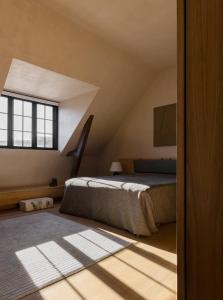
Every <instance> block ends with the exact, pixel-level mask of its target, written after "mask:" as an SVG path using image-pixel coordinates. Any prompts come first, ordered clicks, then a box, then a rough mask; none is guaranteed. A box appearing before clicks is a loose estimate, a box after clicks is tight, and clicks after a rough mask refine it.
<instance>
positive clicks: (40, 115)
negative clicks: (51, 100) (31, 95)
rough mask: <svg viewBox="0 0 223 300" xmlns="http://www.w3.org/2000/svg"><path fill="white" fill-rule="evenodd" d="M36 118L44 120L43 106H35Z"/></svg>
mask: <svg viewBox="0 0 223 300" xmlns="http://www.w3.org/2000/svg"><path fill="white" fill-rule="evenodd" d="M37 118H40V119H44V105H42V104H37Z"/></svg>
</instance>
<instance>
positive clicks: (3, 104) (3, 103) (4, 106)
mask: <svg viewBox="0 0 223 300" xmlns="http://www.w3.org/2000/svg"><path fill="white" fill-rule="evenodd" d="M0 112H3V113H7V112H8V98H6V97H0Z"/></svg>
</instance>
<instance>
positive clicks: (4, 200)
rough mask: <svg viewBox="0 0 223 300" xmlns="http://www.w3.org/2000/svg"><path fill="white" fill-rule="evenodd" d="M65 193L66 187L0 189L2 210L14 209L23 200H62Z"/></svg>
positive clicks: (0, 207)
mask: <svg viewBox="0 0 223 300" xmlns="http://www.w3.org/2000/svg"><path fill="white" fill-rule="evenodd" d="M63 193H64V185H58V186H55V187H50V186H47V185H45V186H44V185H42V186H26V187H17V188H8V189H0V210H2V209H8V208H14V207H16V206H17V204H18V203H19V201H21V200H26V199H32V198H41V197H52V198H60V197H62V196H63Z"/></svg>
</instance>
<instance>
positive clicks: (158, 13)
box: [45, 0, 177, 71]
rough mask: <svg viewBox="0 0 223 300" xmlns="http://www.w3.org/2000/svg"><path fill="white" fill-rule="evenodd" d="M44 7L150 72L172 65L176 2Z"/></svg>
mask: <svg viewBox="0 0 223 300" xmlns="http://www.w3.org/2000/svg"><path fill="white" fill-rule="evenodd" d="M45 3H46V4H47V5H48V6H50V7H51V8H52V9H55V10H57V11H58V12H60V13H62V14H63V15H64V16H66V17H67V18H69V19H70V20H72V21H73V22H75V23H79V24H81V25H82V26H83V27H85V28H87V29H88V30H90V31H93V32H94V33H96V34H97V35H99V36H101V37H102V38H103V39H105V40H107V41H109V42H110V43H112V44H113V45H115V46H117V47H119V48H122V49H124V50H125V51H127V52H131V53H132V54H134V55H135V56H137V57H138V58H139V59H141V60H142V61H143V62H145V63H147V64H148V66H149V67H150V69H152V70H154V71H155V70H160V69H164V68H167V67H169V66H172V65H174V64H175V62H176V28H177V25H176V16H177V14H176V0H84V1H83V0H47V1H45Z"/></svg>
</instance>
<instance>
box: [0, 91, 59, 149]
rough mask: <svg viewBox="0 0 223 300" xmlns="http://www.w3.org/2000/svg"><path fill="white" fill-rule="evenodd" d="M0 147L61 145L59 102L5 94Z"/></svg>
mask: <svg viewBox="0 0 223 300" xmlns="http://www.w3.org/2000/svg"><path fill="white" fill-rule="evenodd" d="M0 147H5V148H28V149H57V148H58V108H57V106H53V105H49V104H43V103H38V102H36V101H28V100H24V99H19V98H17V97H16V98H15V97H11V96H1V97H0Z"/></svg>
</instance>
